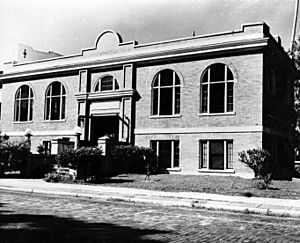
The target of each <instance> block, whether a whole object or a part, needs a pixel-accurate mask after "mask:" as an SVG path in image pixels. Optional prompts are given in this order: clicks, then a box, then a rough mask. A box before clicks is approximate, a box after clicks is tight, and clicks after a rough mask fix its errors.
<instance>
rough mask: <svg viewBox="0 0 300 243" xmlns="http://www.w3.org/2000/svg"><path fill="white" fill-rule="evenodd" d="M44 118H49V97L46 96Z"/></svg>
mask: <svg viewBox="0 0 300 243" xmlns="http://www.w3.org/2000/svg"><path fill="white" fill-rule="evenodd" d="M45 119H46V120H50V98H46V111H45Z"/></svg>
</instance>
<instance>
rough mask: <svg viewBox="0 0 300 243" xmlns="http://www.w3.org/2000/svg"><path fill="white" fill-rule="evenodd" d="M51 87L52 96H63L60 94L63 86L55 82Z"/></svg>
mask: <svg viewBox="0 0 300 243" xmlns="http://www.w3.org/2000/svg"><path fill="white" fill-rule="evenodd" d="M51 86H52V96H53V95H60V94H61V93H60V88H61V84H60V83H59V82H53V83H52V84H51Z"/></svg>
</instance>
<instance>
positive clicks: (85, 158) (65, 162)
mask: <svg viewBox="0 0 300 243" xmlns="http://www.w3.org/2000/svg"><path fill="white" fill-rule="evenodd" d="M101 158H102V150H101V149H99V148H95V147H81V148H79V149H76V150H69V151H66V152H62V153H60V154H58V155H57V157H56V161H57V162H58V164H59V166H63V167H71V168H75V169H77V173H78V179H84V180H97V177H99V176H100V163H101V162H100V160H101Z"/></svg>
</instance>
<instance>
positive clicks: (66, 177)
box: [44, 172, 73, 182]
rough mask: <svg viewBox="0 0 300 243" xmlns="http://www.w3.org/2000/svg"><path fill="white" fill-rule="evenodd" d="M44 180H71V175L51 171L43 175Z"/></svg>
mask: <svg viewBox="0 0 300 243" xmlns="http://www.w3.org/2000/svg"><path fill="white" fill-rule="evenodd" d="M44 181H46V182H68V181H73V177H72V176H71V175H62V174H59V173H57V172H51V173H48V174H46V175H45V178H44Z"/></svg>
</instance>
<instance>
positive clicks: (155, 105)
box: [152, 69, 181, 116]
mask: <svg viewBox="0 0 300 243" xmlns="http://www.w3.org/2000/svg"><path fill="white" fill-rule="evenodd" d="M180 87H181V84H180V79H179V76H178V74H177V73H176V72H175V71H173V70H171V69H164V70H162V71H160V72H159V73H157V74H156V76H155V77H154V80H153V83H152V115H153V116H164V115H176V114H180Z"/></svg>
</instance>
